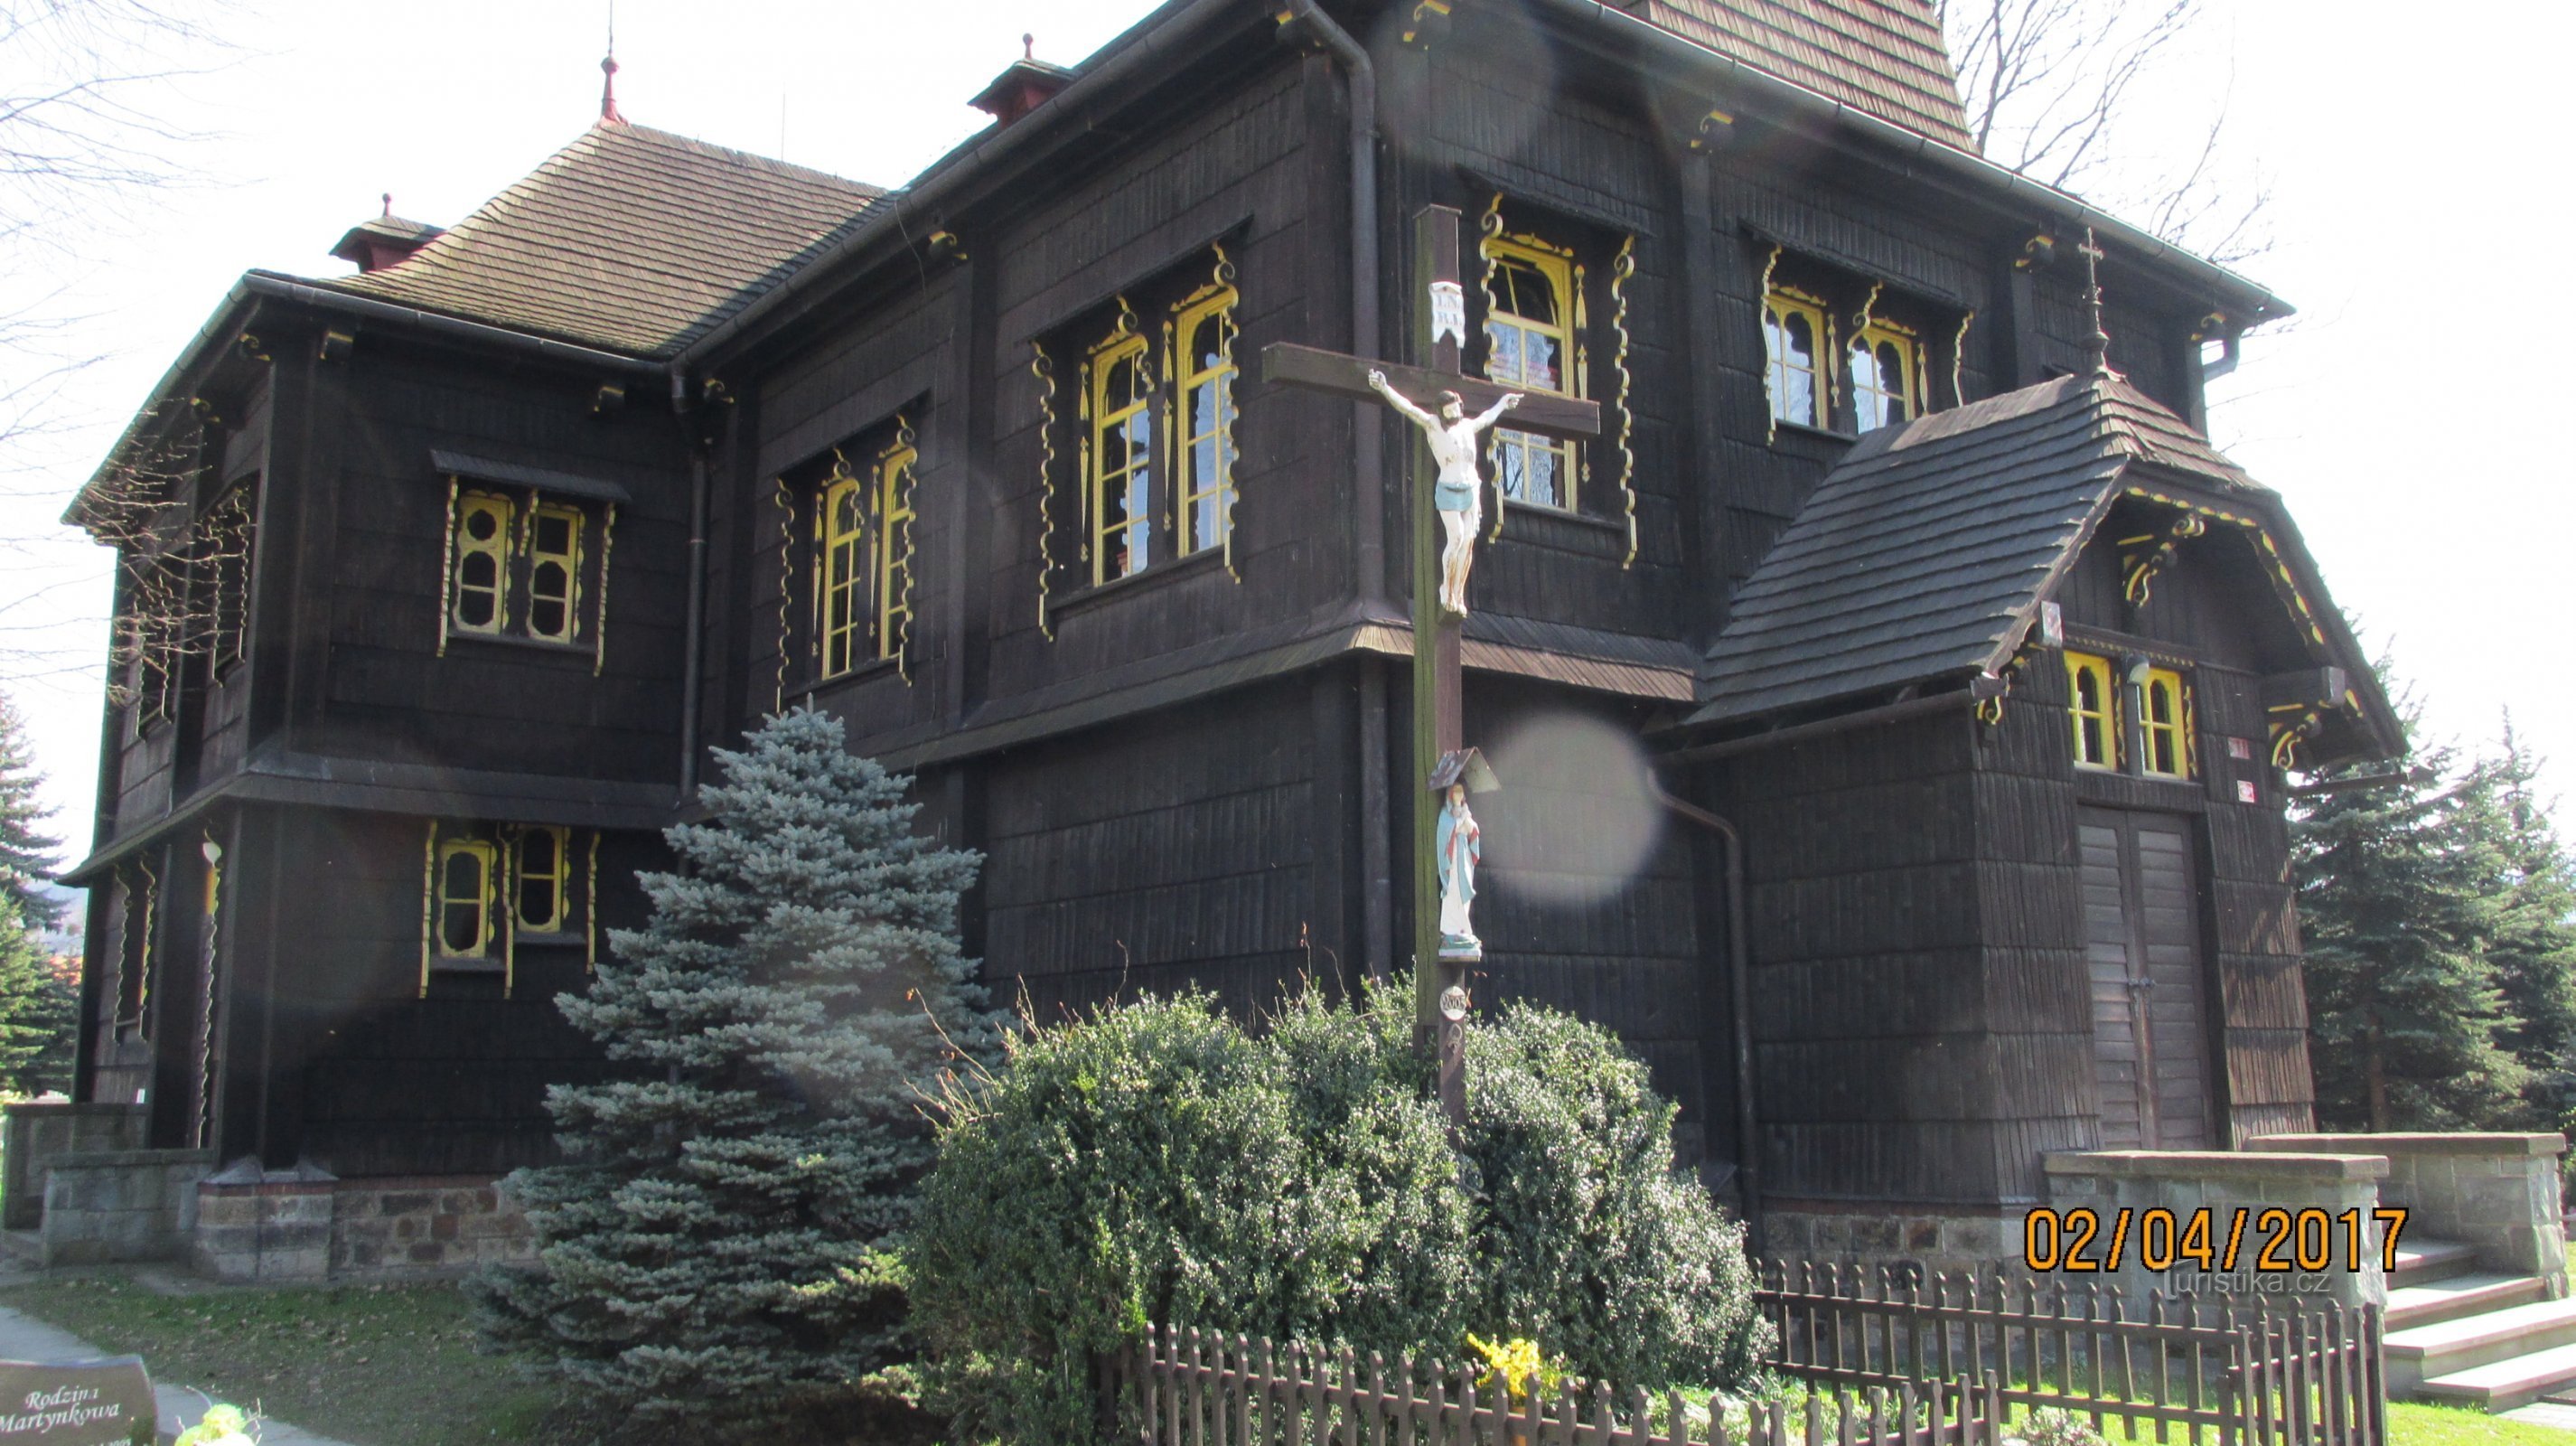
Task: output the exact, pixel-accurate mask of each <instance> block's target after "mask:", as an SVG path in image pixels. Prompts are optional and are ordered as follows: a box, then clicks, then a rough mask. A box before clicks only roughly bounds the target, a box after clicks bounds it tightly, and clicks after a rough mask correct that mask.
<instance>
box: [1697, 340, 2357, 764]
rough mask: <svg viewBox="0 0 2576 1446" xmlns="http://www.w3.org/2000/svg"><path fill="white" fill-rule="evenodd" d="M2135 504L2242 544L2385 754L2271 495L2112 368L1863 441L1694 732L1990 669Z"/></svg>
mask: <svg viewBox="0 0 2576 1446" xmlns="http://www.w3.org/2000/svg"><path fill="white" fill-rule="evenodd" d="M2130 496H2135V497H2139V498H2143V499H2147V500H2150V501H2153V502H2155V503H2157V504H2160V505H2167V504H2169V505H2173V506H2178V507H2190V508H2194V509H2195V510H2197V511H2199V512H2200V513H2201V514H2202V515H2203V516H2204V517H2205V518H2206V519H2207V520H2208V523H2209V528H2210V530H2211V532H2213V533H2227V532H2237V533H2242V534H2243V535H2245V536H2246V537H2247V538H2248V539H2249V540H2250V541H2251V542H2252V544H2253V547H2254V549H2255V552H2256V553H2257V554H2258V555H2260V556H2261V557H2263V558H2264V559H2265V560H2266V566H2267V567H2268V568H2269V569H2270V570H2271V572H2272V574H2273V579H2272V580H2273V584H2274V588H2275V591H2276V594H2277V595H2279V596H2280V597H2281V599H2282V603H2283V607H2284V609H2285V614H2286V615H2287V616H2288V617H2289V618H2290V619H2291V621H2292V622H2293V624H2294V625H2295V627H2296V628H2297V630H2298V632H2299V635H2300V637H2301V638H2302V640H2303V642H2304V643H2305V645H2306V646H2307V647H2308V649H2309V651H2310V653H2311V654H2312V656H2313V659H2314V661H2315V662H2316V663H2317V664H2320V665H2330V666H2334V667H2339V668H2342V669H2344V670H2345V671H2346V672H2347V673H2348V674H2349V675H2350V676H2351V677H2352V679H2353V680H2354V687H2355V698H2354V703H2353V709H2354V712H2355V714H2356V716H2355V717H2354V719H2353V720H2352V721H2354V722H2355V723H2358V724H2359V725H2360V726H2361V729H2362V734H2361V736H2363V737H2367V738H2370V739H2371V740H2373V742H2375V743H2377V744H2381V745H2387V746H2392V747H2393V746H2394V745H2395V740H2396V739H2397V736H2398V735H2397V724H2396V718H2395V715H2394V714H2393V713H2392V712H2390V711H2389V708H2388V704H2387V700H2386V699H2384V698H2382V697H2381V696H2380V695H2379V692H2378V690H2377V688H2376V686H2375V685H2373V684H2372V683H2371V682H2370V678H2371V672H2370V665H2369V660H2368V658H2367V657H2366V656H2364V655H2363V654H2362V652H2361V650H2360V647H2359V645H2358V644H2357V643H2356V642H2355V641H2354V640H2353V637H2352V635H2351V633H2350V631H2349V630H2348V629H2347V628H2346V627H2345V626H2344V623H2343V618H2342V615H2341V613H2339V612H2338V611H2337V610H2336V609H2335V606H2334V603H2333V600H2332V599H2331V598H2329V597H2327V596H2326V593H2325V587H2324V583H2323V582H2322V581H2321V580H2320V579H2319V578H2318V576H2317V570H2316V565H2315V563H2314V562H2313V561H2312V560H2311V559H2310V558H2309V557H2308V554H2307V550H2306V547H2305V545H2304V544H2303V543H2302V542H2301V541H2300V539H2299V535H2298V532H2297V529H2296V528H2295V527H2293V526H2292V525H2291V523H2290V520H2289V518H2288V515H2287V514H2286V513H2285V512H2284V511H2283V510H2282V508H2281V505H2280V499H2279V497H2278V495H2277V494H2275V493H2274V492H2273V491H2272V490H2271V489H2270V488H2267V487H2264V486H2263V485H2261V484H2260V483H2258V482H2256V481H2255V480H2254V479H2253V478H2252V477H2250V476H2248V475H2246V473H2245V470H2244V469H2243V468H2241V467H2239V466H2237V465H2236V464H2235V463H2234V462H2232V461H2230V460H2229V459H2228V458H2227V457H2226V456H2225V455H2224V454H2222V453H2221V452H2219V451H2218V449H2216V448H2215V447H2212V446H2211V445H2210V444H2209V441H2208V439H2207V438H2206V437H2203V436H2202V435H2201V434H2200V433H2199V432H2198V431H2197V430H2195V429H2194V428H2193V427H2192V426H2191V425H2190V424H2189V423H2187V422H2185V421H2184V420H2183V419H2182V418H2180V417H2178V416H2176V415H2174V414H2173V413H2172V412H2171V411H2169V410H2167V409H2166V408H2165V407H2164V406H2162V405H2161V404H2159V403H2158V402H2157V401H2156V400H2155V399H2154V398H2152V397H2149V396H2148V395H2147V394H2146V393H2144V392H2142V391H2139V390H2138V389H2137V388H2136V387H2134V386H2131V385H2130V384H2129V383H2128V381H2127V380H2125V379H2124V378H2122V377H2120V376H2119V375H2118V374H2116V373H2111V372H2096V373H2092V374H2089V375H2084V376H2071V377H2061V378H2058V379H2057V380H2054V381H2048V382H2042V383H2040V384H2039V385H2037V386H2032V387H2025V388H2023V389H2022V390H2020V391H2017V392H2009V393H2006V394H2005V395H2003V396H1999V397H1991V398H1988V399H1986V400H1984V401H1980V402H1973V403H1970V404H1969V405H1967V406H1963V407H1958V408H1955V409H1953V410H1951V411H1946V412H1935V413H1933V414H1932V415H1930V416H1927V417H1922V418H1918V419H1916V420H1915V421H1912V422H1908V423H1904V424H1901V425H1896V426H1889V427H1882V428H1880V429H1879V430H1877V431H1874V432H1871V433H1869V434H1868V435H1867V436H1864V437H1862V438H1861V439H1860V441H1859V442H1857V443H1855V444H1854V445H1853V447H1852V449H1851V451H1850V452H1849V453H1848V454H1847V455H1846V456H1845V457H1844V458H1843V460H1842V462H1841V463H1840V464H1839V465H1837V466H1836V467H1835V468H1834V469H1833V470H1832V471H1831V472H1829V473H1827V474H1826V475H1825V478H1824V480H1823V481H1822V482H1819V483H1818V484H1817V485H1816V489H1815V491H1814V492H1813V493H1812V494H1810V495H1809V497H1808V499H1807V503H1806V505H1805V506H1804V507H1803V508H1801V509H1800V510H1799V512H1798V515H1797V517H1796V518H1795V519H1793V520H1792V521H1791V522H1790V524H1789V525H1788V527H1787V528H1786V529H1784V530H1783V531H1782V532H1781V534H1780V538H1779V540H1778V542H1776V543H1775V544H1773V546H1772V548H1771V551H1770V553H1769V555H1767V556H1766V557H1764V558H1763V560H1762V564H1761V566H1760V567H1758V568H1756V569H1755V570H1754V573H1753V575H1752V577H1750V578H1748V579H1746V581H1745V583H1744V585H1743V586H1742V587H1741V588H1740V589H1738V590H1737V592H1736V595H1735V603H1734V607H1733V610H1732V612H1731V614H1730V616H1729V618H1728V621H1727V625H1726V628H1725V631H1723V632H1722V633H1720V634H1719V635H1718V638H1717V641H1716V642H1715V643H1713V644H1711V645H1710V647H1709V649H1708V653H1707V656H1706V657H1705V659H1704V660H1703V661H1702V664H1701V667H1700V676H1699V681H1698V699H1699V707H1698V709H1697V711H1695V712H1694V713H1693V714H1692V715H1691V716H1690V718H1689V719H1688V720H1687V722H1688V724H1689V725H1690V726H1694V727H1709V726H1722V725H1727V724H1736V725H1743V724H1747V723H1750V722H1753V721H1755V720H1758V719H1764V718H1778V717H1784V716H1797V715H1801V714H1821V713H1827V712H1831V711H1833V710H1834V709H1836V708H1851V707H1859V706H1866V705H1867V704H1869V703H1871V702H1873V701H1878V700H1884V699H1886V698H1888V697H1890V696H1893V695H1895V694H1896V693H1897V692H1898V691H1899V690H1903V689H1908V688H1913V689H1940V688H1948V687H1953V686H1960V685H1965V684H1967V683H1969V682H1970V681H1971V680H1973V679H1976V678H1978V677H1992V676H1994V675H1996V674H1998V673H1999V672H2001V671H2002V670H2003V669H2004V668H2005V666H2006V665H2008V664H2009V663H2011V662H2012V660H2013V658H2014V656H2015V655H2016V654H2017V653H2018V652H2020V651H2021V649H2022V648H2023V647H2024V646H2025V644H2026V643H2027V642H2028V641H2029V639H2030V636H2031V630H2032V625H2033V622H2034V621H2035V620H2036V619H2037V617H2038V614H2039V607H2040V604H2041V603H2042V602H2044V601H2047V600H2048V599H2049V598H2050V596H2051V594H2052V592H2053V591H2054V590H2055V588H2056V586H2057V584H2058V583H2059V581H2060V580H2061V579H2063V578H2064V577H2065V576H2066V574H2067V572H2068V571H2069V569H2070V568H2071V567H2072V566H2073V564H2074V561H2075V558H2076V555H2077V554H2078V553H2079V552H2081V551H2082V550H2083V548H2084V546H2085V544H2086V543H2087V542H2089V541H2090V540H2091V539H2092V537H2093V535H2094V532H2095V529H2096V528H2097V527H2098V526H2099V525H2100V523H2101V521H2102V519H2103V518H2104V517H2105V516H2106V515H2107V514H2108V513H2109V512H2110V509H2111V507H2112V505H2113V504H2114V503H2116V502H2118V501H2120V500H2121V499H2122V498H2123V497H2130Z"/></svg>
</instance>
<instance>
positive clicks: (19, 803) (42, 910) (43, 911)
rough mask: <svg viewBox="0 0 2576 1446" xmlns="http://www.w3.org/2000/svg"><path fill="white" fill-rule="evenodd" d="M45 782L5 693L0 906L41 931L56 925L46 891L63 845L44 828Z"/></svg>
mask: <svg viewBox="0 0 2576 1446" xmlns="http://www.w3.org/2000/svg"><path fill="white" fill-rule="evenodd" d="M44 782H45V776H44V775H43V774H41V773H38V772H37V771H36V756H35V750H34V748H33V747H32V746H31V745H30V744H29V743H28V742H27V726H26V722H25V720H24V719H22V718H21V717H19V715H18V708H17V705H16V704H14V703H11V702H10V701H9V700H8V699H7V698H5V697H0V910H5V911H7V912H9V913H14V914H15V915H16V916H17V918H18V920H19V922H20V923H22V924H23V925H25V927H27V928H29V929H34V930H38V931H42V930H46V929H50V928H52V927H53V926H54V921H55V918H56V916H57V915H58V914H59V913H60V912H61V911H60V910H59V909H58V908H57V907H56V906H55V904H54V902H53V900H52V899H50V898H48V897H47V896H46V892H45V890H46V886H47V884H48V883H50V882H51V881H52V879H53V876H54V867H55V860H54V852H55V850H57V849H59V848H60V847H62V844H61V841H60V840H58V839H55V838H53V837H52V836H50V835H48V834H47V833H46V832H45V831H44V825H45V820H46V818H47V817H48V810H47V809H46V808H45V806H44V805H43V804H42V803H40V802H38V801H37V798H36V790H37V789H39V788H41V787H43V786H44Z"/></svg>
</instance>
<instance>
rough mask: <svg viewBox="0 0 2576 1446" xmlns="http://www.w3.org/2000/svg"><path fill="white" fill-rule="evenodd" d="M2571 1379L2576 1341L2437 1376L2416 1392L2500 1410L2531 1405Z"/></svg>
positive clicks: (2419, 1395) (2575, 1365)
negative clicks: (2572, 1343)
mask: <svg viewBox="0 0 2576 1446" xmlns="http://www.w3.org/2000/svg"><path fill="white" fill-rule="evenodd" d="M2570 1382H2576V1345H2568V1346H2553V1347H2551V1348H2550V1349H2548V1350H2545V1351H2534V1352H2532V1353H2531V1354H2529V1355H2524V1356H2511V1357H2508V1358H2506V1359H2504V1360H2501V1361H2496V1362H2493V1363H2491V1364H2488V1365H2483V1366H2472V1367H2470V1368H2469V1369H2468V1370H2465V1371H2455V1372H2453V1373H2452V1374H2450V1375H2447V1376H2435V1377H2434V1378H2433V1379H2431V1380H2429V1381H2426V1382H2425V1383H2424V1384H2422V1385H2420V1386H2418V1387H2416V1388H2415V1395H2416V1398H2417V1399H2418V1400H2425V1401H2445V1402H2450V1403H2452V1404H2455V1405H2462V1406H2474V1407H2476V1408H2477V1409H2479V1410H2481V1411H2486V1412H2490V1413H2501V1412H2505V1411H2511V1410H2514V1409H2516V1408H2517V1407H2521V1406H2528V1405H2530V1404H2531V1403H2532V1402H2534V1401H2537V1400H2539V1399H2540V1398H2541V1397H2542V1396H2545V1395H2547V1394H2549V1393H2550V1392H2551V1391H2554V1390H2556V1389H2558V1388H2559V1387H2561V1386H2564V1385H2567V1384H2568V1383H2570Z"/></svg>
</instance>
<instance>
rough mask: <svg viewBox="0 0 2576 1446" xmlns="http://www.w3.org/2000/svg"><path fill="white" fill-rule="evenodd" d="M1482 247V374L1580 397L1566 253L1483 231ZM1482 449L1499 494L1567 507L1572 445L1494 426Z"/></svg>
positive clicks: (1571, 501)
mask: <svg viewBox="0 0 2576 1446" xmlns="http://www.w3.org/2000/svg"><path fill="white" fill-rule="evenodd" d="M1483 251H1484V256H1485V264H1486V271H1485V292H1486V295H1487V297H1488V298H1489V302H1488V306H1487V310H1486V313H1485V342H1486V346H1487V348H1488V351H1487V359H1486V365H1485V377H1486V379H1487V380H1488V381H1492V382H1495V383H1498V384H1500V385H1503V386H1508V387H1511V388H1513V389H1514V390H1516V391H1524V392H1547V393H1552V394H1554V395H1556V396H1561V397H1573V396H1580V395H1582V391H1581V375H1580V371H1581V369H1580V368H1579V367H1578V366H1577V364H1576V361H1575V356H1576V350H1577V339H1576V335H1575V331H1576V319H1575V318H1576V313H1577V310H1578V301H1577V297H1576V295H1575V286H1576V283H1575V267H1574V256H1573V253H1572V252H1570V251H1561V250H1558V249H1557V248H1555V247H1552V246H1548V245H1546V244H1545V243H1543V242H1540V241H1538V240H1536V239H1535V238H1532V237H1526V236H1515V237H1510V238H1505V237H1500V236H1495V237H1489V238H1487V239H1486V241H1485V242H1484V245H1483ZM1489 453H1490V455H1491V457H1492V458H1493V464H1494V480H1495V482H1496V483H1497V484H1498V485H1499V486H1500V487H1501V488H1502V493H1503V496H1505V497H1507V498H1509V499H1511V500H1512V501H1514V502H1526V503H1531V504H1534V505H1537V506H1540V507H1555V508H1562V509H1564V510H1567V511H1572V510H1574V508H1575V505H1576V500H1577V499H1576V497H1575V478H1576V474H1575V451H1574V444H1573V443H1571V442H1560V441H1557V440H1555V439H1554V438H1550V437H1542V436H1540V435H1538V434H1537V433H1535V432H1516V431H1513V430H1511V429H1510V428H1508V427H1496V428H1495V429H1494V433H1493V441H1492V442H1491V443H1490V444H1489Z"/></svg>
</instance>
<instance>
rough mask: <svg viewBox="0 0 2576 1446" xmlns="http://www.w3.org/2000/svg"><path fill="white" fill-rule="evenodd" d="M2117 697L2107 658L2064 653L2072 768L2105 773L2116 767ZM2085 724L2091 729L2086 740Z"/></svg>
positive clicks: (2089, 654) (2118, 730) (2117, 744)
mask: <svg viewBox="0 0 2576 1446" xmlns="http://www.w3.org/2000/svg"><path fill="white" fill-rule="evenodd" d="M2087 682H2090V683H2091V684H2092V685H2093V691H2092V696H2091V698H2090V699H2089V700H2088V699H2087V697H2086V695H2085V684H2086V683H2087ZM2119 697H2120V695H2119V693H2118V692H2117V691H2116V688H2115V684H2114V681H2113V673H2112V668H2111V660H2110V659H2109V658H2106V657H2103V656H2101V655H2099V654H2097V653H2079V652H2076V651H2074V650H2072V649H2069V650H2068V651H2067V654H2066V711H2067V714H2068V717H2069V718H2070V720H2071V721H2072V722H2073V724H2074V728H2075V736H2074V740H2073V741H2074V748H2075V766H2076V767H2078V768H2099V769H2104V770H2106V771H2107V770H2112V769H2116V768H2118V767H2119V758H2120V728H2119V723H2120V708H2119ZM2088 701H2089V703H2090V704H2091V706H2089V707H2088V706H2087V703H2088ZM2088 725H2089V726H2090V727H2091V729H2092V730H2093V732H2092V734H2091V735H2090V737H2088V736H2087V734H2086V728H2087V727H2088Z"/></svg>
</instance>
